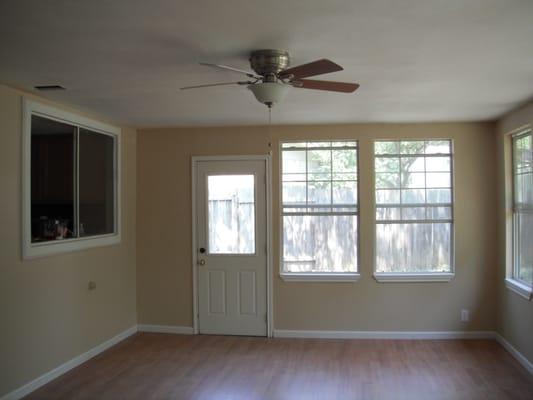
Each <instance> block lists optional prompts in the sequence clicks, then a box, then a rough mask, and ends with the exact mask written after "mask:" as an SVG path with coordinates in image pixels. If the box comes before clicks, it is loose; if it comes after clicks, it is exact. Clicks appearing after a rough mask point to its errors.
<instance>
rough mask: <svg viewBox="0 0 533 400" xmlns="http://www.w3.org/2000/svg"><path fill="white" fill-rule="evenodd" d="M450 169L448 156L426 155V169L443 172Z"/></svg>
mask: <svg viewBox="0 0 533 400" xmlns="http://www.w3.org/2000/svg"><path fill="white" fill-rule="evenodd" d="M449 170H450V157H426V171H430V172H433V171H435V172H444V171H449Z"/></svg>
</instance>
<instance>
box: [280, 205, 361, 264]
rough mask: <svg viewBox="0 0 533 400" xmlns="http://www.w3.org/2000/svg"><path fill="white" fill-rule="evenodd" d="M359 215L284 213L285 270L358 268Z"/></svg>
mask: <svg viewBox="0 0 533 400" xmlns="http://www.w3.org/2000/svg"><path fill="white" fill-rule="evenodd" d="M356 262H357V216H355V215H326V216H322V215H320V216H319V215H312V216H311V215H304V216H294V215H286V216H284V217H283V271H284V272H356V271H357V264H356Z"/></svg>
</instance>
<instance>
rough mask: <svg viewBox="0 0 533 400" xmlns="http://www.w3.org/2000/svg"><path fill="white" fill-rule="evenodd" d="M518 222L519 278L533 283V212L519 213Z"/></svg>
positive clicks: (530, 283)
mask: <svg viewBox="0 0 533 400" xmlns="http://www.w3.org/2000/svg"><path fill="white" fill-rule="evenodd" d="M517 220H518V221H517V222H518V246H517V247H518V263H519V264H518V271H517V272H518V279H520V280H522V281H524V282H526V283H527V284H529V285H532V284H533V245H532V243H533V213H531V214H530V213H527V214H526V213H523V214H519V215H518V218H517Z"/></svg>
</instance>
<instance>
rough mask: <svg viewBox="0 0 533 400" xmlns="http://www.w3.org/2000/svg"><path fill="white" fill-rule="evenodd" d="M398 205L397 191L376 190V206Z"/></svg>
mask: <svg viewBox="0 0 533 400" xmlns="http://www.w3.org/2000/svg"><path fill="white" fill-rule="evenodd" d="M398 203H400V191H399V190H376V204H398Z"/></svg>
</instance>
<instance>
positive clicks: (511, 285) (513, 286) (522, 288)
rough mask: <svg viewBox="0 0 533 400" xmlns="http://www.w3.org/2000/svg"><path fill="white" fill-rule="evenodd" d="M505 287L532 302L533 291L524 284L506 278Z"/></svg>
mask: <svg viewBox="0 0 533 400" xmlns="http://www.w3.org/2000/svg"><path fill="white" fill-rule="evenodd" d="M505 286H506V287H507V289H509V290H511V291H513V292H515V293H516V294H518V295H520V296H522V297H523V298H525V299H526V300H531V297H532V294H533V289H532V288H531V287H529V286H527V285H524V284H523V283H521V282H519V281H517V280H515V279H512V278H505Z"/></svg>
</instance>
